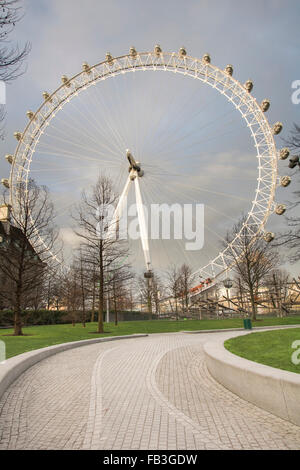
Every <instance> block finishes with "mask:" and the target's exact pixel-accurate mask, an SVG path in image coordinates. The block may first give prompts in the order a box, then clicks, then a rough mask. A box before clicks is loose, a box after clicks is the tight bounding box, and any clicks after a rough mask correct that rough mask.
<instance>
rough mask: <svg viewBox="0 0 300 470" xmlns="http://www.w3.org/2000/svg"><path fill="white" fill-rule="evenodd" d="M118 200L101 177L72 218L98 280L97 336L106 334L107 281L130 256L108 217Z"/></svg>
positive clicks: (83, 198)
mask: <svg viewBox="0 0 300 470" xmlns="http://www.w3.org/2000/svg"><path fill="white" fill-rule="evenodd" d="M117 200H118V196H117V195H116V193H115V192H114V190H113V185H112V181H111V180H110V179H109V178H107V177H105V176H99V178H98V180H97V182H96V184H95V185H94V186H93V187H92V188H91V191H90V192H89V193H86V192H83V193H82V198H81V203H80V204H79V206H78V207H77V210H76V214H75V215H74V216H73V217H74V219H75V220H76V221H77V223H78V229H76V230H75V233H76V234H77V235H78V236H79V237H80V238H81V240H82V243H81V245H82V247H83V249H84V250H85V253H86V263H88V264H89V265H90V267H91V270H92V271H93V272H94V273H95V275H96V279H97V282H96V287H97V289H98V333H103V332H104V327H103V311H104V295H105V277H106V275H107V273H108V272H109V270H110V267H111V266H114V265H117V264H118V261H119V260H121V259H123V258H124V255H125V253H126V252H127V246H126V243H125V242H124V240H119V239H118V237H116V236H114V235H115V232H114V229H115V227H114V226H113V225H114V224H115V222H114V220H113V218H112V217H109V214H111V210H112V208H113V207H114V206H116V202H117Z"/></svg>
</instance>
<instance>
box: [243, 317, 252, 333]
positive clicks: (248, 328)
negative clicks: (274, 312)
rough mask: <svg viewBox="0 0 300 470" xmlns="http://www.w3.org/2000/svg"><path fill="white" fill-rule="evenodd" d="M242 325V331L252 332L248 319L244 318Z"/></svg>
mask: <svg viewBox="0 0 300 470" xmlns="http://www.w3.org/2000/svg"><path fill="white" fill-rule="evenodd" d="M243 323H244V329H245V330H252V322H251V320H250V318H244V319H243Z"/></svg>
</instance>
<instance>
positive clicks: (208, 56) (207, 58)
mask: <svg viewBox="0 0 300 470" xmlns="http://www.w3.org/2000/svg"><path fill="white" fill-rule="evenodd" d="M202 60H203V62H205V63H206V64H210V55H209V54H204V56H203V57H202Z"/></svg>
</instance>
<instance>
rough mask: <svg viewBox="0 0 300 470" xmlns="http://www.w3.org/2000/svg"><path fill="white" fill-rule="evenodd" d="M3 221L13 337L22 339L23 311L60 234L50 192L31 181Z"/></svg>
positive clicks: (2, 267) (0, 265)
mask: <svg viewBox="0 0 300 470" xmlns="http://www.w3.org/2000/svg"><path fill="white" fill-rule="evenodd" d="M6 208H7V210H8V216H7V220H6V221H2V225H1V226H2V229H3V231H4V233H3V234H2V244H1V249H0V258H1V262H0V271H1V272H2V273H3V275H4V277H5V278H6V279H7V280H8V282H9V285H10V288H9V289H8V290H7V291H6V292H7V296H8V297H9V300H10V303H11V304H12V305H13V310H14V334H15V335H22V334H23V333H22V321H21V311H22V308H25V307H26V304H27V303H28V299H29V298H30V295H31V293H32V292H34V291H35V289H36V288H38V287H39V286H40V285H41V278H42V277H43V275H44V270H45V266H46V265H47V264H48V263H50V262H51V261H52V256H53V255H52V253H53V251H54V250H55V243H56V239H57V233H56V231H55V228H54V226H53V220H54V211H53V204H52V203H51V202H50V199H49V194H48V190H47V188H45V187H40V186H38V185H37V184H36V183H35V182H34V181H33V180H32V179H31V180H29V182H28V185H27V186H26V185H25V183H20V184H19V186H18V188H17V189H16V195H15V206H14V210H13V211H11V212H10V214H9V208H10V206H9V204H6Z"/></svg>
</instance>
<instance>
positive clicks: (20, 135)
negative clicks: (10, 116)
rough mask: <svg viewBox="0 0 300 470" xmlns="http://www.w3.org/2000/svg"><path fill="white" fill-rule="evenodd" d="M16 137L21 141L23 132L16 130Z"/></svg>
mask: <svg viewBox="0 0 300 470" xmlns="http://www.w3.org/2000/svg"><path fill="white" fill-rule="evenodd" d="M14 137H15V138H16V139H17V140H18V141H20V140H21V139H22V133H21V132H14Z"/></svg>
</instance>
